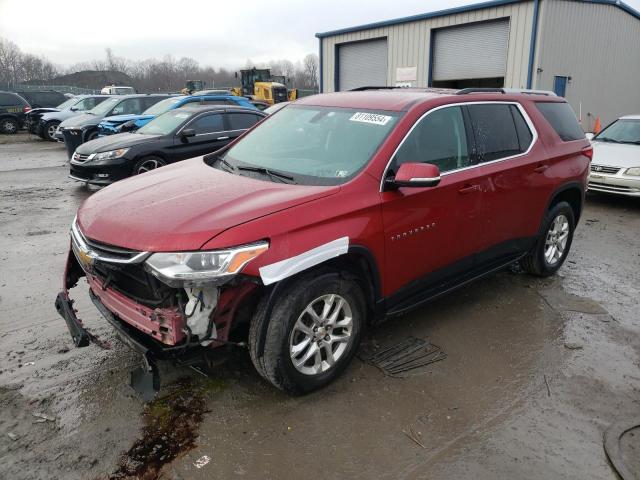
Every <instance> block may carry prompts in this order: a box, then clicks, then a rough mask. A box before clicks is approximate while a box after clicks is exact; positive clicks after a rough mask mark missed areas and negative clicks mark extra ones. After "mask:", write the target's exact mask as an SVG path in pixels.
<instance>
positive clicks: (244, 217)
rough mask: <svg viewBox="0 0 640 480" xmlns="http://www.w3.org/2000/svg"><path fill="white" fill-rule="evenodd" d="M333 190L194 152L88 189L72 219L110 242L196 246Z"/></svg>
mask: <svg viewBox="0 0 640 480" xmlns="http://www.w3.org/2000/svg"><path fill="white" fill-rule="evenodd" d="M339 190H340V187H325V186H304V185H289V184H284V183H274V182H270V181H263V180H258V179H254V178H249V177H242V176H239V175H234V174H231V173H227V172H224V171H221V170H218V169H216V168H212V167H210V166H209V165H207V164H206V163H204V161H203V160H202V157H197V158H193V159H191V160H187V161H184V162H179V163H176V164H173V165H169V166H167V167H162V168H160V169H158V170H154V171H152V172H148V173H144V174H142V175H139V176H136V177H132V178H129V179H126V180H122V181H120V182H116V183H114V184H113V185H110V186H109V187H106V188H105V189H103V190H101V191H99V192H97V193H95V194H93V195H92V196H91V197H89V198H88V199H87V200H86V201H85V202H84V203H83V205H82V206H81V207H80V209H79V210H78V223H79V225H80V229H81V231H82V232H83V233H84V234H85V235H86V236H87V237H88V238H90V239H93V240H97V241H99V242H103V243H107V244H111V245H115V246H120V247H124V248H130V249H133V250H139V251H152V252H158V251H181V250H182V251H185V250H198V249H199V248H200V247H201V246H202V245H204V244H205V243H206V242H207V241H208V240H210V239H211V238H213V237H215V236H216V235H218V234H220V233H221V232H223V231H224V230H227V229H229V228H232V227H235V226H237V225H240V224H242V223H246V222H249V221H251V220H255V219H257V218H260V217H263V216H265V215H269V214H272V213H275V212H278V211H280V210H284V209H287V208H291V207H294V206H296V205H300V204H302V203H306V202H310V201H313V200H316V199H319V198H322V197H325V196H328V195H332V194H334V193H337V192H338V191H339ZM256 240H259V239H257V238H256ZM230 246H231V245H230Z"/></svg>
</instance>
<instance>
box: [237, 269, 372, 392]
mask: <svg viewBox="0 0 640 480" xmlns="http://www.w3.org/2000/svg"><path fill="white" fill-rule="evenodd" d="M266 306H267V300H266V298H265V299H263V301H261V302H260V303H259V305H258V307H257V309H256V312H255V315H254V318H253V320H252V322H251V328H250V332H249V352H250V354H251V360H252V362H253V364H254V365H255V367H256V369H257V370H258V373H259V374H260V375H261V376H262V377H263V378H265V379H266V380H267V381H269V382H270V383H271V384H272V385H274V386H275V387H277V388H279V389H281V390H284V391H285V392H287V393H290V394H294V395H299V394H304V393H308V392H311V391H313V390H317V389H319V388H322V387H324V386H325V385H327V384H329V383H331V382H332V381H333V380H335V379H336V378H337V377H338V376H339V375H340V374H341V373H342V372H343V371H344V369H345V368H346V367H347V366H348V365H349V363H350V362H351V359H352V358H353V356H354V355H355V353H356V350H357V348H358V345H359V344H360V339H361V338H362V333H363V331H364V327H365V324H366V312H367V310H366V305H365V297H364V295H363V293H362V290H361V288H360V287H359V285H358V283H357V281H356V279H355V278H353V277H352V276H351V275H349V274H346V273H342V272H341V273H338V272H335V271H331V270H321V271H318V270H314V271H313V272H308V273H307V274H303V275H301V276H300V277H299V278H297V279H296V281H295V282H292V283H290V284H289V285H287V286H285V287H284V289H283V290H282V291H281V292H280V294H279V296H278V298H277V299H276V300H275V302H274V305H273V309H272V311H271V314H270V315H269V318H266V317H265V310H266ZM312 312H315V314H314V313H312ZM265 328H266V338H265V342H264V351H263V354H262V356H260V355H259V352H258V347H259V345H258V343H259V338H260V335H261V333H262V332H263V329H265ZM305 359H306V360H305Z"/></svg>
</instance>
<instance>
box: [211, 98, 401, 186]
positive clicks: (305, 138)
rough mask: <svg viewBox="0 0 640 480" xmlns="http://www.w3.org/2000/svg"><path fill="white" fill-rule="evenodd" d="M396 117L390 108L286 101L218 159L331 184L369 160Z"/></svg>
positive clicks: (302, 180)
mask: <svg viewBox="0 0 640 480" xmlns="http://www.w3.org/2000/svg"><path fill="white" fill-rule="evenodd" d="M397 120H398V114H397V113H396V112H380V111H377V112H374V111H365V110H354V109H348V108H336V107H311V106H309V107H307V106H302V105H295V106H294V105H289V106H288V107H287V108H285V109H283V110H281V111H280V112H278V114H277V115H273V116H272V117H269V118H267V119H265V120H264V121H263V122H262V123H261V124H260V125H259V126H258V127H256V128H255V130H253V131H251V132H250V133H249V134H248V135H247V136H246V137H244V138H243V139H242V140H241V141H240V142H238V143H237V144H236V145H235V146H233V147H232V148H230V149H229V150H228V151H227V152H226V153H225V154H224V156H223V159H224V160H225V162H227V163H228V164H229V165H232V166H234V167H236V168H237V167H240V169H239V170H238V171H242V167H243V166H247V167H258V168H261V169H264V168H266V169H268V170H269V171H275V172H280V173H286V174H287V175H289V176H291V177H293V179H294V181H295V182H296V183H301V184H307V185H337V184H340V183H344V182H345V181H347V180H348V179H349V178H351V177H353V175H355V174H356V173H357V172H358V171H359V170H360V169H361V168H363V167H364V166H365V165H366V164H367V162H369V160H370V159H371V157H372V156H373V154H374V153H375V152H376V150H377V149H378V147H379V146H380V144H381V143H382V141H383V140H384V139H385V138H386V137H387V135H388V134H389V132H390V131H391V130H392V129H393V127H394V125H395V124H396V121H397ZM221 163H223V162H221ZM221 168H222V167H221ZM245 173H246V170H245V171H242V174H245Z"/></svg>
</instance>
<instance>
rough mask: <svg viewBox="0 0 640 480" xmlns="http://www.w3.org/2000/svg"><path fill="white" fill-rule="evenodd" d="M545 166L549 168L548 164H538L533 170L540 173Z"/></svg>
mask: <svg viewBox="0 0 640 480" xmlns="http://www.w3.org/2000/svg"><path fill="white" fill-rule="evenodd" d="M547 168H549V165H538V166H537V167H536V168H534V169H533V171H534V172H536V173H542V172H544V171H545V170H546V169H547Z"/></svg>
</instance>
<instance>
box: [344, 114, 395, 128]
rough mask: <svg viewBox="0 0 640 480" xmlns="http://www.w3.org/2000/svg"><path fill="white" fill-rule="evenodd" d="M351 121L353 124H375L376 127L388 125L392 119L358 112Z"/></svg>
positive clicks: (386, 116)
mask: <svg viewBox="0 0 640 480" xmlns="http://www.w3.org/2000/svg"><path fill="white" fill-rule="evenodd" d="M349 120H351V121H352V122H364V123H373V124H374V125H386V124H387V122H389V120H391V117H390V116H388V115H380V114H378V113H366V112H356V113H354V114H353V115H352V116H351V118H350V119H349Z"/></svg>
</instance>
